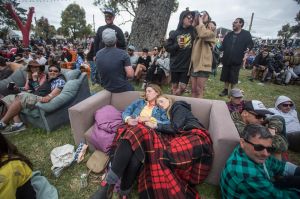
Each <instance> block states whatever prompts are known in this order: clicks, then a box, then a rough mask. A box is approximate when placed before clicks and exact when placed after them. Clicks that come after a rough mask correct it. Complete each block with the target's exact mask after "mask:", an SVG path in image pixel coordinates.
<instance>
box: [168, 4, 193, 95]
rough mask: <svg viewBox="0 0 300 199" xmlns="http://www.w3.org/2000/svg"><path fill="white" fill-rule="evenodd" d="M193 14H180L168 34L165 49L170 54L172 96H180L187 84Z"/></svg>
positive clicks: (186, 11)
mask: <svg viewBox="0 0 300 199" xmlns="http://www.w3.org/2000/svg"><path fill="white" fill-rule="evenodd" d="M192 23H193V13H192V12H191V11H189V10H185V11H183V12H182V13H181V14H180V18H179V24H178V27H177V29H176V30H175V31H173V32H172V33H171V34H170V37H169V39H168V40H167V42H166V44H165V49H166V51H167V52H169V53H170V70H171V82H172V94H173V95H182V93H183V92H184V91H185V88H186V86H187V84H188V82H189V76H188V70H189V66H190V62H191V54H192V46H193V42H194V38H195V33H194V28H193V26H192Z"/></svg>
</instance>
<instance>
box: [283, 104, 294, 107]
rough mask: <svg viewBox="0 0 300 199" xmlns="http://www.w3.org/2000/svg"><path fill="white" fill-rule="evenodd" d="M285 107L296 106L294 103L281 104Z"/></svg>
mask: <svg viewBox="0 0 300 199" xmlns="http://www.w3.org/2000/svg"><path fill="white" fill-rule="evenodd" d="M281 105H282V106H283V107H288V106H289V107H293V106H294V104H281Z"/></svg>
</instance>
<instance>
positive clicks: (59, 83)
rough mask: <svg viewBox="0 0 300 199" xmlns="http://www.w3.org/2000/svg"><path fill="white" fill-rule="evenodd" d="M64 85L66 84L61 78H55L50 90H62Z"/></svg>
mask: <svg viewBox="0 0 300 199" xmlns="http://www.w3.org/2000/svg"><path fill="white" fill-rule="evenodd" d="M65 84H66V81H65V80H63V79H61V78H57V79H55V80H53V81H52V82H51V90H54V89H55V88H59V89H60V90H62V89H63V87H64V86H65Z"/></svg>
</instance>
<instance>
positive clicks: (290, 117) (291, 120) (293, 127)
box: [269, 95, 300, 133]
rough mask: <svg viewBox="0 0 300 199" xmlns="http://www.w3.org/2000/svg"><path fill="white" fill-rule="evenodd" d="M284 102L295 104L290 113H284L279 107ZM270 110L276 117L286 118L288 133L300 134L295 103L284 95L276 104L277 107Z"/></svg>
mask: <svg viewBox="0 0 300 199" xmlns="http://www.w3.org/2000/svg"><path fill="white" fill-rule="evenodd" d="M284 102H292V103H293V104H294V106H293V107H291V110H290V111H289V112H288V113H284V112H282V111H281V110H280V109H279V105H280V104H281V103H284ZM269 110H270V111H271V112H273V113H274V114H275V115H280V116H282V117H283V118H284V120H285V125H286V132H287V133H291V132H300V123H299V119H298V116H297V111H296V109H295V103H294V102H293V101H292V100H291V99H290V98H288V97H286V96H283V95H281V96H279V97H278V98H277V100H276V102H275V107H274V108H269Z"/></svg>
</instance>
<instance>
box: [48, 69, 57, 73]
mask: <svg viewBox="0 0 300 199" xmlns="http://www.w3.org/2000/svg"><path fill="white" fill-rule="evenodd" d="M48 72H50V73H51V72H54V73H58V70H51V69H50V70H48Z"/></svg>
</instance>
